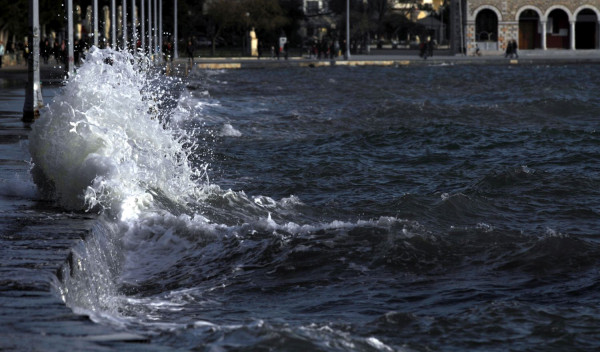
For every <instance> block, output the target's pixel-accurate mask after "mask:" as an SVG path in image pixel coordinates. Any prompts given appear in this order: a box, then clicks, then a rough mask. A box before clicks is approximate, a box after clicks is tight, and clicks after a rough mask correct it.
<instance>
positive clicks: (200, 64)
mask: <svg viewBox="0 0 600 352" xmlns="http://www.w3.org/2000/svg"><path fill="white" fill-rule="evenodd" d="M51 61H52V60H51ZM523 64H525V65H531V64H537V65H566V64H600V50H559V49H556V50H520V51H519V57H518V58H513V59H510V58H505V57H504V54H503V53H499V52H483V55H482V56H473V55H452V54H451V53H449V52H448V51H443V50H440V51H436V52H434V54H433V56H432V57H429V58H427V59H426V60H424V59H422V58H421V57H419V55H418V53H417V51H415V50H412V51H411V50H404V51H400V50H374V51H373V52H372V54H371V55H352V56H351V57H350V60H344V59H343V58H341V57H338V58H337V59H335V60H317V59H314V58H312V59H311V58H307V57H290V58H289V59H288V60H285V59H283V58H281V59H280V60H276V59H271V58H261V59H257V58H251V57H196V58H194V65H193V67H194V69H240V68H271V67H327V66H367V65H371V66H409V65H415V66H438V65H449V66H451V65H523ZM191 68H192V65H190V62H189V60H188V59H187V58H184V57H181V58H179V59H176V60H174V61H173V63H172V65H169V67H168V68H166V71H167V72H168V73H173V74H177V75H186V74H188V73H189V71H190V69H191ZM40 74H41V79H42V84H44V85H48V84H60V83H62V82H63V81H64V79H65V78H66V73H65V70H64V68H63V67H61V66H58V65H55V64H52V63H49V64H42V65H41V67H40ZM0 79H5V80H24V81H26V80H27V66H26V65H24V64H20V65H14V66H3V67H2V68H0Z"/></svg>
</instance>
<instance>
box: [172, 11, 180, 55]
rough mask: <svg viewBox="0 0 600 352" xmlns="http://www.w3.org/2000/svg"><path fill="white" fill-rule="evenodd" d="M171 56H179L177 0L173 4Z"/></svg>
mask: <svg viewBox="0 0 600 352" xmlns="http://www.w3.org/2000/svg"><path fill="white" fill-rule="evenodd" d="M173 22H174V27H175V28H173V56H174V58H175V59H178V58H179V53H178V50H177V0H175V5H173Z"/></svg>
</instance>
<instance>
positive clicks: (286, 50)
mask: <svg viewBox="0 0 600 352" xmlns="http://www.w3.org/2000/svg"><path fill="white" fill-rule="evenodd" d="M283 55H284V57H285V59H286V60H287V59H288V43H287V42H285V44H283Z"/></svg>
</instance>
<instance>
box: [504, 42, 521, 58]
mask: <svg viewBox="0 0 600 352" xmlns="http://www.w3.org/2000/svg"><path fill="white" fill-rule="evenodd" d="M504 57H507V58H511V59H512V58H513V57H516V58H517V59H518V58H519V54H517V41H516V40H514V39H512V40H509V41H508V43H507V44H506V53H505V55H504Z"/></svg>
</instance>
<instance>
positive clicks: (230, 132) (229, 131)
mask: <svg viewBox="0 0 600 352" xmlns="http://www.w3.org/2000/svg"><path fill="white" fill-rule="evenodd" d="M220 136H221V137H241V136H242V132H240V131H238V130H236V129H235V128H234V127H233V126H231V124H229V123H226V124H224V125H223V127H222V128H221V133H220Z"/></svg>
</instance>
